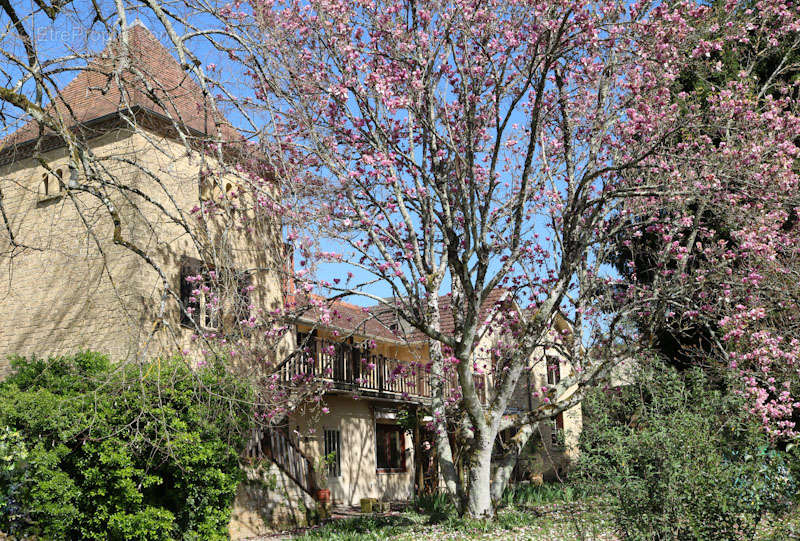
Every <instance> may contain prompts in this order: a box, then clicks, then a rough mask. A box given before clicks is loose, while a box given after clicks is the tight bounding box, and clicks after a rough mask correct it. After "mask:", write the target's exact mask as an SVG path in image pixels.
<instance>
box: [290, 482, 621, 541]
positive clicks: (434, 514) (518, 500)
mask: <svg viewBox="0 0 800 541" xmlns="http://www.w3.org/2000/svg"><path fill="white" fill-rule="evenodd" d="M523 486H524V485H523ZM602 509H603V506H602V505H596V502H591V504H590V505H587V504H586V503H584V502H579V501H576V499H575V492H574V489H573V490H564V489H563V488H562V489H558V490H557V489H554V488H541V487H537V488H524V489H522V488H518V489H517V491H515V494H513V495H509V496H508V499H507V500H506V501H505V506H504V508H502V509H501V510H500V511H499V512H498V514H497V517H496V518H495V520H493V521H487V520H472V519H466V518H461V517H459V516H458V515H457V514H456V513H455V510H454V509H453V508H452V506H451V505H450V503H449V501H448V500H447V498H445V497H443V496H438V495H434V496H429V497H424V498H420V499H417V500H415V502H414V503H413V504H412V505H411V506H410V507H409V509H407V510H406V511H405V512H403V513H401V514H397V515H386V516H362V517H357V518H351V519H342V520H337V521H333V522H329V523H327V524H325V525H323V526H321V527H318V528H314V529H311V530H308V531H306V532H305V533H303V534H302V535H301V536H299V537H297V538H296V539H301V540H308V541H310V540H317V539H327V540H331V541H378V540H380V541H385V540H388V539H392V540H395V539H396V540H398V541H424V540H429V539H430V540H434V539H435V540H449V539H487V540H488V539H509V540H510V539H515V540H517V539H519V540H521V539H528V540H554V541H557V540H574V539H597V540H604V539H605V540H610V539H616V538H615V537H614V535H613V533H612V528H611V524H610V521H609V520H608V517H607V516H606V515H605V514H604V513H603V512H602Z"/></svg>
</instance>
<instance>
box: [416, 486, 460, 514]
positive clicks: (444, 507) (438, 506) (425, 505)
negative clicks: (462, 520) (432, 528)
mask: <svg viewBox="0 0 800 541" xmlns="http://www.w3.org/2000/svg"><path fill="white" fill-rule="evenodd" d="M414 508H415V509H416V510H418V511H419V512H420V513H424V514H426V515H429V516H430V517H431V521H432V522H441V521H442V520H444V519H446V518H449V517H454V516H456V515H457V514H458V513H457V511H456V507H455V505H454V504H453V502H452V501H451V500H450V497H449V496H448V495H447V494H446V493H445V492H442V491H437V492H433V493H430V494H422V495H419V496H417V497H415V498H414Z"/></svg>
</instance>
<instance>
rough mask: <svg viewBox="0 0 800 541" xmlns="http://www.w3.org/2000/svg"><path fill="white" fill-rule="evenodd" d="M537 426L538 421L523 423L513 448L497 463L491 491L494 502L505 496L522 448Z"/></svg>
mask: <svg viewBox="0 0 800 541" xmlns="http://www.w3.org/2000/svg"><path fill="white" fill-rule="evenodd" d="M537 426H538V423H536V424H526V425H523V426H522V427H521V428H520V429H519V431H518V432H517V434H516V435H515V436H514V438H513V440H512V445H511V449H509V450H508V453H506V455H505V456H504V457H503V458H502V459H500V463H499V464H498V465H497V469H496V470H495V472H494V475H493V476H492V491H491V493H492V501H493V502H498V501H500V498H501V497H502V496H503V491H504V490H505V489H506V486H507V485H508V480H509V479H510V478H511V473H512V472H513V471H514V466H516V465H517V462H518V461H519V457H520V455H521V454H522V450H523V449H524V448H525V445H526V444H527V443H528V440H529V439H530V437H531V435H532V434H533V432H534V431H535V430H536V427H537Z"/></svg>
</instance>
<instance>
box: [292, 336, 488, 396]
mask: <svg viewBox="0 0 800 541" xmlns="http://www.w3.org/2000/svg"><path fill="white" fill-rule="evenodd" d="M298 344H299V347H300V348H301V351H300V352H299V354H298V355H296V356H295V357H294V358H293V359H292V360H291V361H289V362H287V363H285V364H284V365H283V366H282V367H281V373H280V377H281V380H282V381H284V382H293V381H302V380H304V379H306V378H313V379H317V380H318V379H322V380H327V381H330V382H331V383H332V384H333V386H334V387H336V388H339V389H345V390H352V391H354V392H362V391H363V392H366V393H377V394H379V395H391V396H395V397H398V398H402V399H420V398H422V399H427V398H430V396H431V386H430V374H429V373H428V371H427V369H426V367H425V366H424V365H422V364H416V363H409V362H405V361H400V360H398V359H392V358H389V357H385V356H383V355H380V354H375V353H370V352H368V351H364V350H363V349H361V348H360V347H358V346H355V345H353V344H349V343H346V342H335V341H332V340H326V339H323V338H319V337H314V336H310V335H304V334H298ZM474 377H475V384H476V386H477V387H478V395H479V397H480V398H481V401H482V402H484V403H485V402H486V378H485V376H483V375H479V374H475V375H474ZM458 390H460V389H459V387H458V384H457V380H456V376H455V374H453V375H452V376H451V378H450V380H448V382H447V385H446V391H445V393H446V395H447V396H452V395H453V394H454V393H456V392H457V391H458Z"/></svg>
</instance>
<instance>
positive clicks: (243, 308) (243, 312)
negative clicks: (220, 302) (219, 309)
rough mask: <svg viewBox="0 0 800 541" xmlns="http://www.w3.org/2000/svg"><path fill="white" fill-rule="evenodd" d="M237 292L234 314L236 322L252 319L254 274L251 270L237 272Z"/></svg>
mask: <svg viewBox="0 0 800 541" xmlns="http://www.w3.org/2000/svg"><path fill="white" fill-rule="evenodd" d="M235 280H236V294H235V296H234V298H233V315H234V317H235V318H236V322H237V323H238V322H240V321H246V320H248V319H250V302H251V299H250V289H252V288H251V286H252V284H253V276H252V275H251V274H250V273H249V272H237V273H236V276H235Z"/></svg>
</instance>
